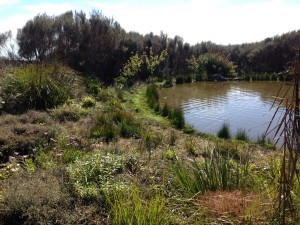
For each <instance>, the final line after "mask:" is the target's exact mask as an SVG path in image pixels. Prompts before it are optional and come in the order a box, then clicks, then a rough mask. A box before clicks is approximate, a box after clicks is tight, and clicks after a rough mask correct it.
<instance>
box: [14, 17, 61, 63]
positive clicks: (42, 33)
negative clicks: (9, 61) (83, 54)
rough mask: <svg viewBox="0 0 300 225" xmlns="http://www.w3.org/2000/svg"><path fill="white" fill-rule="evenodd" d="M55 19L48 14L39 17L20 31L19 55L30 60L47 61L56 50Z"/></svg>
mask: <svg viewBox="0 0 300 225" xmlns="http://www.w3.org/2000/svg"><path fill="white" fill-rule="evenodd" d="M54 24H55V20H54V18H52V17H50V16H47V15H46V14H42V15H37V16H36V17H34V18H33V19H32V20H29V21H28V22H27V23H26V24H25V26H24V27H23V28H22V29H19V30H18V33H17V41H18V45H19V55H20V56H21V57H23V58H25V59H28V60H39V61H40V62H42V61H44V60H45V59H47V58H48V57H49V56H50V55H51V53H52V52H53V50H54V43H55V38H56V33H57V32H56V29H55V26H54Z"/></svg>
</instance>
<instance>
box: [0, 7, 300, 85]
mask: <svg viewBox="0 0 300 225" xmlns="http://www.w3.org/2000/svg"><path fill="white" fill-rule="evenodd" d="M10 36H11V33H9V32H7V33H3V34H0V50H1V49H3V48H4V46H5V43H6V41H7V40H8V39H9V37H10ZM299 40H300V30H298V31H292V32H289V33H286V34H283V35H280V36H275V37H271V38H266V39H265V40H263V41H261V42H256V43H249V44H239V45H227V46H225V45H217V44H214V43H212V42H201V43H197V44H195V45H190V44H189V43H186V42H184V40H183V38H182V37H180V36H175V37H173V38H170V37H168V35H167V34H165V33H163V32H161V33H160V34H159V35H155V34H153V33H152V32H151V33H149V34H146V35H142V34H139V33H137V32H126V31H125V30H124V29H123V28H122V27H121V25H120V24H119V23H118V22H117V21H114V20H113V19H112V18H108V17H106V16H104V15H103V14H102V13H101V12H99V11H92V12H91V13H90V15H89V16H87V15H86V14H85V13H84V12H73V11H68V12H65V13H63V14H61V15H59V16H49V15H47V14H39V15H37V16H35V17H34V18H33V19H31V20H29V21H27V23H26V24H25V25H24V27H22V28H21V29H19V30H18V32H17V45H18V52H17V54H13V53H11V52H9V53H8V54H7V57H11V58H18V59H22V60H25V61H29V62H39V63H44V62H49V61H58V62H63V63H64V64H67V65H69V66H70V67H72V68H74V69H76V70H77V71H80V72H82V73H83V74H89V75H93V76H95V77H97V78H99V79H100V80H101V81H102V82H103V83H105V84H111V83H113V82H114V80H115V79H116V78H117V77H119V76H120V75H121V76H122V74H124V71H125V70H126V68H124V67H126V63H127V64H128V61H130V60H134V59H138V58H143V57H141V56H146V57H144V58H145V59H150V58H151V57H152V58H153V57H155V56H160V55H162V54H163V55H164V60H161V62H160V63H159V64H158V65H157V66H156V67H155V68H153V70H151V69H149V67H147V64H146V63H144V64H141V65H140V67H139V68H138V71H137V72H138V73H139V76H138V79H147V78H149V76H151V75H153V74H155V75H156V76H159V77H162V78H171V77H175V76H177V75H185V74H191V73H195V74H203V76H204V77H205V76H209V75H211V74H214V73H221V74H223V75H225V76H238V75H243V74H255V73H256V74H260V73H268V74H270V73H280V72H283V71H286V70H288V69H289V67H290V66H291V62H292V60H293V58H294V55H295V52H296V48H297V45H298V43H299ZM164 51H165V52H166V53H167V54H165V52H164ZM134 57H136V58H134ZM133 62H134V61H133ZM137 62H138V61H137ZM127 66H128V65H127ZM127 69H128V68H127ZM125 72H126V71H125ZM131 72H132V71H131Z"/></svg>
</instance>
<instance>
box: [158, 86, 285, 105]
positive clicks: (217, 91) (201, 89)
mask: <svg viewBox="0 0 300 225" xmlns="http://www.w3.org/2000/svg"><path fill="white" fill-rule="evenodd" d="M280 84H281V83H278V82H274V81H271V82H269V81H263V82H199V83H192V84H183V85H176V86H175V87H174V88H170V89H162V90H160V96H161V97H160V101H161V105H163V104H164V102H167V103H168V104H169V105H171V106H180V104H181V103H182V102H188V101H189V100H190V99H193V100H194V99H199V100H201V101H204V102H205V103H207V104H208V105H211V106H213V105H215V104H218V103H220V101H218V100H219V99H224V101H226V99H227V98H228V95H230V94H231V93H233V92H238V91H239V92H240V93H241V94H243V93H249V95H250V94H251V95H252V94H253V96H254V95H255V96H258V97H259V98H260V99H261V100H262V101H264V102H268V103H271V102H272V101H273V99H274V96H275V95H276V93H277V90H278V88H279V87H280ZM284 88H287V86H286V87H284ZM237 97H238V96H237Z"/></svg>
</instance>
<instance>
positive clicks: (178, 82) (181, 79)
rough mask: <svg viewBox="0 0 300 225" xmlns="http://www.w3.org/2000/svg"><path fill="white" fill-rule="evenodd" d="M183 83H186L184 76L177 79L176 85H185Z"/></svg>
mask: <svg viewBox="0 0 300 225" xmlns="http://www.w3.org/2000/svg"><path fill="white" fill-rule="evenodd" d="M183 83H184V79H183V77H182V76H178V77H176V84H183Z"/></svg>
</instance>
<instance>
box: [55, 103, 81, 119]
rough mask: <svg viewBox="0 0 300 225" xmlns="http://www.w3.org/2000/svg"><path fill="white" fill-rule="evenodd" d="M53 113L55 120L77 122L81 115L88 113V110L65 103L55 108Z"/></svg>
mask: <svg viewBox="0 0 300 225" xmlns="http://www.w3.org/2000/svg"><path fill="white" fill-rule="evenodd" d="M51 115H52V117H53V118H54V119H55V120H57V121H59V122H65V121H72V122H76V121H78V120H79V119H80V117H81V116H83V115H86V112H85V111H84V110H82V109H80V108H79V107H77V106H76V105H64V106H61V107H58V108H56V109H53V110H52V112H51Z"/></svg>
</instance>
